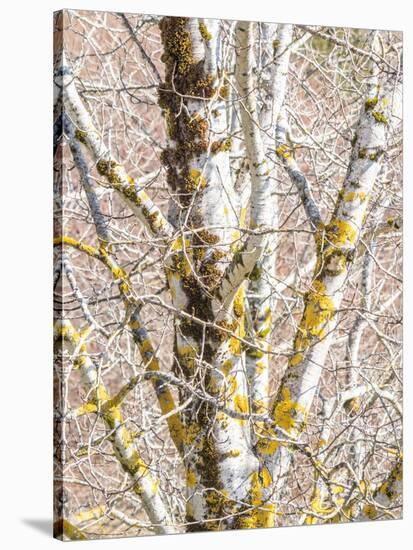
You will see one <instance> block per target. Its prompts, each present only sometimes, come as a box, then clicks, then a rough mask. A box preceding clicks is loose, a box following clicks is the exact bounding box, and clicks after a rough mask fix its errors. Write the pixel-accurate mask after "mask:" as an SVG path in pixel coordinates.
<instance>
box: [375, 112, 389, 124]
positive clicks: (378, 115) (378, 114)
mask: <svg viewBox="0 0 413 550" xmlns="http://www.w3.org/2000/svg"><path fill="white" fill-rule="evenodd" d="M371 114H372V115H373V117H374V119H375V120H376V121H377V122H379V123H380V124H388V123H389V121H388V120H387V118H386V117H385V115H384V113H383V112H381V111H373V112H372V113H371Z"/></svg>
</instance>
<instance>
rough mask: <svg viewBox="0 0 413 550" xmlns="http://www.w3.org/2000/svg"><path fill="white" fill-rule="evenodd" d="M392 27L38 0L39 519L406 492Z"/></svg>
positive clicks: (153, 528)
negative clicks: (46, 64)
mask: <svg viewBox="0 0 413 550" xmlns="http://www.w3.org/2000/svg"><path fill="white" fill-rule="evenodd" d="M402 45H403V42H402V34H401V33H400V32H397V31H394V30H374V29H373V30H372V29H353V28H339V27H335V28H332V27H322V26H308V25H305V24H303V25H292V24H287V23H280V24H275V23H265V22H248V21H232V20H220V19H214V20H212V19H201V18H200V19H196V18H191V17H185V16H182V17H170V16H166V17H164V16H160V15H139V14H130V13H115V12H113V13H109V12H94V11H82V10H80V11H79V10H64V11H60V12H57V13H56V14H55V16H54V67H53V84H54V91H55V95H54V102H55V103H54V121H53V123H54V126H53V131H54V171H53V175H54V225H55V226H54V247H53V250H54V254H55V256H54V292H55V295H54V346H55V361H54V370H53V372H54V406H55V408H54V533H55V536H56V537H57V538H60V539H62V540H87V539H98V538H111V537H131V536H143V535H153V534H155V535H161V534H173V533H188V532H194V531H221V530H242V529H256V528H263V527H283V526H292V525H297V526H298V525H307V526H310V525H311V526H316V525H321V524H331V523H351V522H359V521H378V520H391V519H398V518H400V517H401V516H402V469H403V454H402V409H403V403H402V372H401V363H402V238H401V237H402V78H403V76H402V75H403V63H402ZM308 528H311V527H308Z"/></svg>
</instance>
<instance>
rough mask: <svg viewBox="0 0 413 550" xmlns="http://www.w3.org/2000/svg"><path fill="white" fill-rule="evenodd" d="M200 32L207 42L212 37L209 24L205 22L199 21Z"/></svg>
mask: <svg viewBox="0 0 413 550" xmlns="http://www.w3.org/2000/svg"><path fill="white" fill-rule="evenodd" d="M198 27H199V32H200V33H201V36H202V38H203V39H204V40H205V42H209V41H210V40H211V39H212V34H211V33H210V32H209V30H208V29H207V26H206V25H205V23H202V22H201V23H199V25H198Z"/></svg>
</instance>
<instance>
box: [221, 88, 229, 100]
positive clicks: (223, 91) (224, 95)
mask: <svg viewBox="0 0 413 550" xmlns="http://www.w3.org/2000/svg"><path fill="white" fill-rule="evenodd" d="M219 96H220V97H221V98H222V99H228V97H229V86H228V84H224V86H221V88H220V89H219Z"/></svg>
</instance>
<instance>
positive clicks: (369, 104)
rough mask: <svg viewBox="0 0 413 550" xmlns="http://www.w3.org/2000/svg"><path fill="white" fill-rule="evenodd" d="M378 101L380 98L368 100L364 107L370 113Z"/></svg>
mask: <svg viewBox="0 0 413 550" xmlns="http://www.w3.org/2000/svg"><path fill="white" fill-rule="evenodd" d="M378 101H379V98H378V97H371V98H369V99H367V101H366V102H365V104H364V107H365V109H366V111H369V110H370V109H374V107H375V106H376V105H377V103H378Z"/></svg>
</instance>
